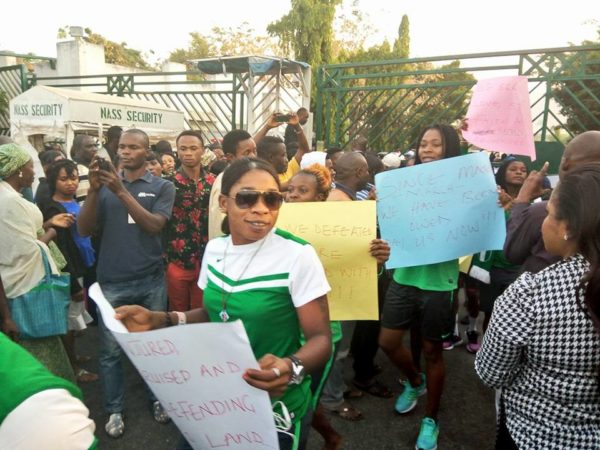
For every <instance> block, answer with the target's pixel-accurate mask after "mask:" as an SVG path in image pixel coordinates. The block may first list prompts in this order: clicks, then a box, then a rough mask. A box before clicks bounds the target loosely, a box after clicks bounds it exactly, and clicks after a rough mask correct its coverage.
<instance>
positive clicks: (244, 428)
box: [90, 283, 279, 450]
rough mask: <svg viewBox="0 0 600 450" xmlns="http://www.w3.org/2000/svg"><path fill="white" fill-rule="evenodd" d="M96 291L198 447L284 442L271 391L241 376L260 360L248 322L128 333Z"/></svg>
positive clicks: (123, 342)
mask: <svg viewBox="0 0 600 450" xmlns="http://www.w3.org/2000/svg"><path fill="white" fill-rule="evenodd" d="M90 297H91V298H92V299H93V300H94V301H95V302H96V304H97V305H98V307H99V309H100V312H101V314H102V318H103V320H104V323H105V324H106V326H107V328H108V329H109V330H110V332H111V333H112V334H113V336H114V337H115V339H116V340H117V342H118V343H119V345H120V346H121V347H122V348H123V350H124V352H125V353H126V354H127V356H129V359H131V362H132V363H133V365H134V366H135V367H136V369H137V370H138V372H139V373H140V375H141V376H142V378H143V379H144V381H146V383H147V384H148V386H149V387H150V389H152V392H154V395H156V397H157V398H158V400H160V402H161V404H162V405H163V406H164V407H165V410H166V411H167V412H168V413H169V416H170V417H171V419H172V420H173V422H175V425H177V427H178V428H179V430H180V431H181V432H182V433H183V435H184V436H185V437H186V439H187V440H188V442H189V443H190V445H191V446H192V447H193V448H194V449H196V450H199V449H213V448H221V447H222V448H244V449H258V448H260V449H264V448H274V449H278V448H279V445H278V443H277V433H276V430H275V424H274V421H273V413H272V410H271V402H270V400H269V395H268V394H267V392H266V391H262V390H259V389H256V388H254V387H252V386H250V385H249V384H247V383H246V382H245V381H244V380H243V379H242V374H243V373H244V371H245V370H246V369H248V368H255V369H258V363H257V362H256V359H255V358H254V355H253V354H252V350H251V348H250V342H249V341H248V336H247V335H246V331H245V329H244V326H243V325H242V322H241V321H239V320H238V321H236V322H230V323H204V324H191V325H184V326H178V327H171V328H164V329H161V330H154V331H146V332H142V333H128V332H127V329H126V328H125V327H124V326H123V324H122V323H121V322H119V321H118V320H116V319H115V318H114V314H115V313H114V310H113V308H112V306H111V305H110V304H109V303H108V301H107V300H106V298H105V297H104V295H103V293H102V290H101V288H100V286H99V285H98V283H95V284H93V285H92V286H91V287H90Z"/></svg>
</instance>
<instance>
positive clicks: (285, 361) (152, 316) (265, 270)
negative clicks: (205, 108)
mask: <svg viewBox="0 0 600 450" xmlns="http://www.w3.org/2000/svg"><path fill="white" fill-rule="evenodd" d="M279 188H280V185H279V178H278V176H277V174H276V173H275V171H274V170H273V168H272V167H271V166H270V165H269V164H268V163H266V162H264V161H262V160H259V159H253V158H243V159H240V160H237V161H235V162H234V163H233V164H231V166H229V167H228V168H227V170H226V171H225V172H224V174H223V183H222V187H221V196H220V198H219V206H220V208H221V210H222V211H223V212H225V213H226V219H225V223H224V231H226V232H227V233H229V234H227V235H225V236H222V237H219V238H216V239H213V240H211V241H210V242H209V243H208V245H207V247H206V250H205V252H204V258H203V260H202V266H201V269H200V279H199V281H198V285H199V287H200V288H201V289H202V290H203V291H204V307H203V308H200V309H195V310H191V311H188V312H185V313H181V312H170V313H164V312H150V311H147V310H145V309H144V308H141V307H136V306H125V307H122V308H118V309H117V318H119V319H121V320H122V321H123V323H124V324H125V325H126V326H127V328H129V330H130V331H143V330H148V329H153V328H160V327H164V326H167V325H168V324H171V323H173V324H174V323H195V322H209V321H210V322H218V321H223V322H227V321H233V320H237V319H241V320H242V322H243V323H244V327H245V328H246V332H247V333H248V337H249V339H250V345H251V347H252V350H253V352H254V355H255V357H256V358H257V360H258V363H259V366H260V370H254V369H247V370H246V371H245V373H244V375H243V378H244V380H245V381H246V382H247V383H248V384H250V385H252V386H254V387H257V388H259V389H263V390H266V391H268V392H269V394H270V396H271V398H272V399H273V401H281V402H282V403H283V404H284V405H285V406H286V408H287V410H288V411H289V413H290V416H291V417H292V429H291V430H289V433H290V434H291V435H293V436H294V438H292V437H291V436H290V434H285V433H279V434H278V436H279V444H280V448H281V449H295V448H303V446H304V445H305V443H306V436H307V431H308V429H309V428H308V426H309V425H310V421H309V420H308V419H309V417H310V414H309V413H310V409H311V393H310V377H307V376H305V375H308V374H310V373H312V372H314V371H317V370H319V369H320V368H322V367H323V366H324V365H325V363H326V362H327V360H328V358H329V356H330V354H331V330H330V328H329V310H328V306H327V293H328V292H329V291H330V290H331V289H330V287H329V284H328V282H327V279H326V277H325V271H324V270H323V266H322V264H321V262H320V261H319V258H318V256H317V253H316V252H315V250H314V248H313V247H311V246H310V245H309V244H308V243H307V242H305V241H303V240H302V239H299V238H297V237H295V236H294V235H292V234H290V233H288V232H286V231H283V230H279V229H277V228H275V223H276V221H277V216H278V214H279V208H280V206H281V204H282V202H283V196H282V195H281V193H280V192H279ZM302 335H303V336H304V339H305V341H302V340H301V338H302ZM307 414H308V415H307ZM305 416H306V418H307V420H304V421H303V420H302V419H303V418H304V417H305ZM182 448H183V447H182Z"/></svg>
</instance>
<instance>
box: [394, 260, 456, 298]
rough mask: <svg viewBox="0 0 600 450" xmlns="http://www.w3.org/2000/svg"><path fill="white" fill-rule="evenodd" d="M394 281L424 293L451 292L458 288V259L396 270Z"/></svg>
mask: <svg viewBox="0 0 600 450" xmlns="http://www.w3.org/2000/svg"><path fill="white" fill-rule="evenodd" d="M394 281H395V282H396V283H398V284H402V285H406V286H414V287H416V288H419V289H422V290H424V291H453V290H454V289H456V288H457V287H458V259H452V260H450V261H444V262H441V263H436V264H427V265H424V266H413V267H402V268H399V269H396V270H394Z"/></svg>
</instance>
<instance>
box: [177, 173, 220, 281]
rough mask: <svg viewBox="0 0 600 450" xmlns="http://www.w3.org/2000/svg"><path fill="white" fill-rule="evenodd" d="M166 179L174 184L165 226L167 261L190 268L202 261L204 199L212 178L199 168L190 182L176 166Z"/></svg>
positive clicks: (205, 217)
mask: <svg viewBox="0 0 600 450" xmlns="http://www.w3.org/2000/svg"><path fill="white" fill-rule="evenodd" d="M168 180H170V181H172V182H173V184H174V185H175V203H174V204H173V213H172V215H171V220H169V223H168V225H167V235H166V236H167V238H166V246H165V247H166V252H165V253H166V257H167V262H168V263H174V264H176V265H178V266H179V267H181V268H183V269H186V270H192V269H194V268H196V267H197V265H198V264H199V263H200V261H201V260H202V255H203V254H204V248H205V247H206V243H207V242H208V202H209V198H210V188H211V186H212V184H213V183H214V181H215V177H214V176H213V175H212V174H209V173H206V172H205V171H204V169H202V170H201V172H200V178H199V179H198V182H194V180H192V179H190V178H188V176H187V175H186V174H185V173H184V172H183V170H182V169H179V170H178V171H177V172H176V173H175V175H173V176H172V177H170V178H168Z"/></svg>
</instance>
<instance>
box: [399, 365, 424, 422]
mask: <svg viewBox="0 0 600 450" xmlns="http://www.w3.org/2000/svg"><path fill="white" fill-rule="evenodd" d="M425 392H427V383H425V374H424V373H422V374H421V384H420V385H419V386H417V387H413V386H412V385H411V384H410V382H409V381H408V380H406V381H405V382H404V390H403V391H402V394H400V396H399V397H398V399H397V400H396V405H395V406H394V409H395V410H396V412H397V413H398V414H406V413H407V412H409V411H412V410H413V409H414V407H415V406H417V397H420V396H421V395H423V394H425Z"/></svg>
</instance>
